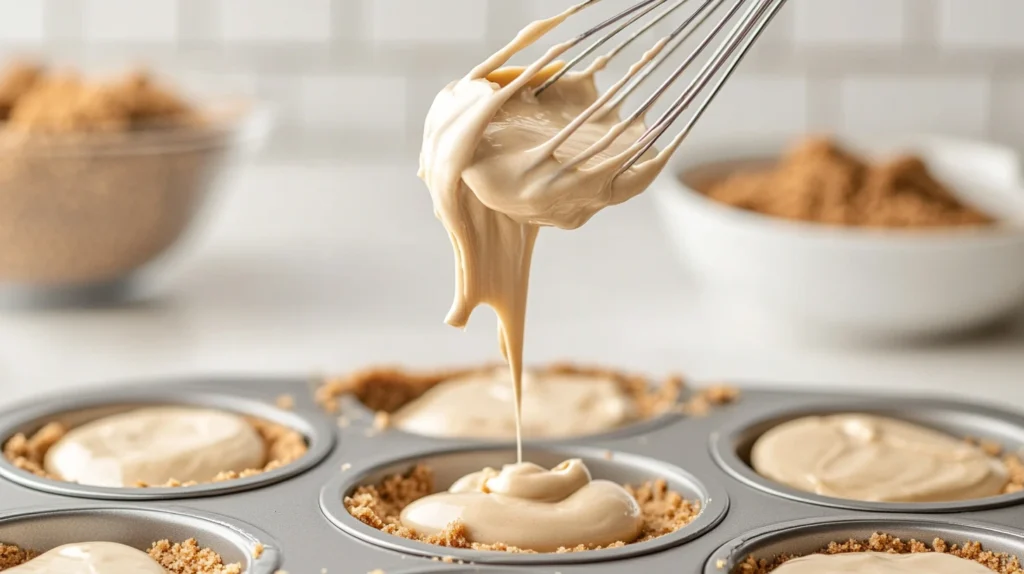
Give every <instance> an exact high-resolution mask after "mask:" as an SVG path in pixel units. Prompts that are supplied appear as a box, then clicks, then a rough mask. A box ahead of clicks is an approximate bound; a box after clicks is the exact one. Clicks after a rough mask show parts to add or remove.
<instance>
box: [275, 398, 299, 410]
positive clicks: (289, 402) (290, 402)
mask: <svg viewBox="0 0 1024 574" xmlns="http://www.w3.org/2000/svg"><path fill="white" fill-rule="evenodd" d="M274 404H276V405H277V408H279V409H284V410H286V411H290V410H292V409H294V408H295V397H293V396H291V395H281V396H279V397H277V399H276V400H274Z"/></svg>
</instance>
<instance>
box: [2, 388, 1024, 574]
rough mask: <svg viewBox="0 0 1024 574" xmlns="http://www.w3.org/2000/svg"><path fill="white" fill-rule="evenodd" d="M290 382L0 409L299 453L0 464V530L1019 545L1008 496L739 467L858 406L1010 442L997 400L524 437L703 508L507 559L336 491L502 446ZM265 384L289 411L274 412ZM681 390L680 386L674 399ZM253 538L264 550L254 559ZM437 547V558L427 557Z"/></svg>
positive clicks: (684, 551)
mask: <svg viewBox="0 0 1024 574" xmlns="http://www.w3.org/2000/svg"><path fill="white" fill-rule="evenodd" d="M314 385H315V383H312V382H310V381H308V380H305V379H299V378H296V379H274V380H259V379H251V378H238V379H225V378H220V379H191V380H171V381H159V382H155V383H150V384H145V385H138V384H137V385H131V386H122V387H113V388H107V389H102V390H98V391H91V392H87V393H81V394H77V395H75V396H68V395H64V396H60V397H48V398H47V397H44V398H39V399H36V400H35V401H33V402H32V403H31V404H25V405H20V406H16V407H13V408H10V409H8V410H6V411H4V412H2V413H0V440H3V441H6V440H7V439H8V438H9V437H10V436H11V435H13V434H14V433H17V432H31V431H34V430H36V429H38V428H39V427H40V426H42V424H44V423H45V422H48V421H50V420H55V419H56V420H65V421H67V422H69V423H75V422H79V423H80V422H84V421H86V420H89V419H92V418H95V417H97V416H102V415H104V414H110V413H112V412H117V411H119V410H124V409H126V408H131V407H133V406H138V405H146V404H187V405H201V406H210V407H215V408H221V409H226V410H231V411H236V412H239V413H243V414H252V415H256V416H259V417H262V418H265V419H268V420H271V421H274V422H278V423H283V424H287V425H289V426H291V427H293V428H295V429H296V430H299V431H301V432H302V433H303V434H304V435H305V436H306V439H307V441H308V443H309V447H310V450H309V453H308V454H307V455H306V456H305V457H304V458H303V459H301V460H300V461H298V462H297V463H294V464H292V465H289V466H287V467H283V468H280V469H277V470H274V471H271V472H268V473H264V474H262V475H258V476H254V477H250V478H246V479H239V480H234V481H227V482H222V483H218V484H213V485H201V486H196V487H188V488H147V489H111V488H97V487H88V486H80V485H74V484H67V483H61V482H56V481H52V480H48V479H42V478H38V477H35V476H32V475H29V474H28V473H25V472H23V471H20V470H18V469H17V468H15V467H13V466H12V465H11V464H10V463H9V462H8V461H7V460H6V459H3V460H0V541H3V542H7V543H11V544H18V545H21V546H24V547H28V548H33V549H36V550H46V549H49V548H51V547H53V546H56V545H58V544H62V543H68V542H74V541H84V540H110V541H115V542H123V543H127V544H132V545H135V546H138V547H145V546H148V544H149V543H150V542H152V541H154V540H158V539H161V538H170V539H173V540H183V539H185V538H189V537H193V536H194V537H196V538H198V540H199V543H200V544H201V545H203V546H209V547H211V548H213V549H214V550H216V551H218V552H220V553H221V554H222V555H223V557H224V558H225V560H226V561H231V562H242V563H243V564H245V566H246V568H247V569H246V572H248V573H249V574H273V573H274V572H276V571H277V570H284V571H287V572H289V573H290V574H318V573H321V572H327V573H328V574H338V573H342V574H363V573H366V572H370V571H372V570H375V569H380V570H383V571H384V572H385V573H386V574H458V573H462V572H466V573H468V572H475V571H479V572H482V573H491V574H541V573H546V574H553V573H555V572H560V573H563V574H570V573H574V572H579V573H583V572H586V573H596V574H601V573H604V572H607V573H613V572H623V571H627V570H634V571H641V572H664V573H666V574H667V573H673V574H715V573H724V572H728V571H729V570H730V569H731V568H732V567H733V566H734V565H735V563H736V562H738V561H740V560H742V559H743V558H745V557H746V556H747V555H748V554H751V553H752V554H754V555H755V556H759V557H768V556H771V555H774V554H776V553H779V552H783V551H786V552H796V553H806V552H810V551H813V550H816V549H818V548H819V547H821V546H822V545H824V544H826V543H827V542H830V541H832V540H840V539H847V538H851V537H853V538H867V537H868V536H870V535H871V534H872V533H873V532H876V531H881V532H885V533H888V534H892V535H895V536H899V537H901V538H904V539H908V538H918V539H921V540H925V541H929V542H930V541H931V539H932V538H935V537H941V538H945V539H947V540H948V541H949V542H951V543H960V542H964V541H967V540H971V541H979V542H982V543H984V544H985V546H986V547H987V548H989V549H991V550H995V551H1002V552H1008V553H1011V554H1015V555H1018V556H1022V557H1024V530H1022V529H1024V514H1022V513H1021V512H1020V510H1019V505H1020V504H1021V502H1022V500H1024V494H1020V493H1017V494H1008V495H1002V496H998V497H992V498H988V499H980V500H976V501H964V502H955V503H940V504H884V505H882V504H875V503H865V502H855V501H845V500H838V499H832V498H828V497H820V496H815V495H810V494H807V493H802V492H797V491H793V490H790V489H788V488H786V487H783V486H780V485H777V484H773V483H770V482H767V481H765V480H763V479H762V478H761V477H759V476H758V475H757V474H756V473H754V472H753V471H752V470H751V469H750V468H749V466H747V464H746V462H745V458H746V457H747V456H748V455H749V449H750V445H751V443H752V441H753V440H754V438H756V436H757V435H758V434H759V433H760V432H763V431H764V430H766V429H767V428H770V426H771V425H773V424H775V423H777V422H781V421H783V420H786V419H789V418H792V417H797V416H804V415H808V414H823V413H830V412H838V411H861V412H871V413H878V414H882V415H887V416H894V417H897V418H901V419H905V420H909V421H912V422H917V423H921V424H925V425H928V426H931V427H934V428H938V429H940V430H944V431H947V432H950V433H953V434H955V435H958V436H974V437H978V438H988V439H994V440H996V441H998V442H1000V443H1002V444H1003V445H1004V446H1005V447H1006V448H1007V449H1008V450H1021V449H1022V448H1024V416H1021V415H1018V414H1014V413H1010V412H1006V411H1002V410H999V409H996V408H992V407H987V406H982V405H973V404H963V403H958V402H947V401H938V400H932V399H920V398H890V397H887V398H884V399H882V398H871V397H866V396H863V395H854V394H825V393H813V392H807V391H799V392H790V391H785V390H777V391H763V390H749V391H744V392H743V394H741V396H740V398H739V400H738V402H736V403H735V404H732V405H725V406H720V407H716V408H715V409H713V410H712V411H711V412H710V413H709V414H708V415H707V416H703V417H685V416H682V415H670V416H669V417H668V418H667V419H662V420H659V421H658V422H657V423H656V424H651V423H639V424H638V425H637V426H636V427H635V428H633V429H629V428H626V429H623V430H622V431H621V432H619V433H614V434H611V435H601V436H593V437H582V438H579V439H572V440H563V441H539V442H528V443H527V446H526V458H528V459H529V460H531V461H534V462H538V463H540V464H545V465H554V464H556V463H558V462H560V461H561V460H563V459H565V458H570V457H580V458H582V459H584V460H585V461H586V463H587V465H588V466H589V467H590V470H591V473H592V474H593V475H594V477H595V478H607V479H611V480H614V481H618V482H629V483H638V482H643V481H646V480H650V479H653V478H664V479H666V480H667V481H668V482H669V484H670V485H671V487H672V488H673V489H675V490H677V491H679V492H681V493H683V494H684V495H686V496H687V497H689V498H696V499H699V500H701V502H702V504H703V508H704V510H703V512H702V514H701V515H700V516H699V517H698V518H697V519H696V520H695V521H694V522H693V523H691V524H690V525H688V526H686V527H684V528H683V529H681V530H680V531H678V532H676V533H674V534H670V535H668V536H665V537H662V538H659V539H656V540H652V541H649V542H645V543H640V544H634V545H627V546H625V547H622V548H613V549H606V550H597V551H591V552H580V553H571V554H520V555H515V554H506V553H500V552H480V551H472V550H464V549H454V548H443V547H439V546H432V545H428V544H423V543H419V542H415V541H410V540H405V539H401V538H397V537H393V536H391V535H388V534H385V533H382V532H379V531H377V530H375V529H373V528H371V527H369V526H367V525H365V524H362V523H361V522H359V521H357V520H355V519H353V518H352V517H351V516H350V515H348V513H347V512H346V511H345V510H344V508H343V506H342V503H341V498H342V496H343V495H344V494H345V493H347V492H349V491H350V490H351V489H353V488H354V487H355V486H357V485H359V484H365V483H367V482H374V481H376V480H378V479H379V478H380V477H382V476H384V475H386V474H390V473H394V472H400V471H404V470H406V469H407V468H408V467H409V466H410V465H411V464H412V463H414V462H426V463H428V464H430V465H431V467H432V468H434V470H435V472H436V476H437V481H438V484H439V486H446V485H447V484H448V483H449V482H450V481H451V480H454V479H455V478H456V477H458V476H460V475H461V474H464V473H466V472H469V471H471V470H478V469H479V468H480V467H482V466H485V465H491V466H499V465H501V464H503V463H505V462H509V461H512V460H514V445H512V444H511V441H507V442H494V441H471V440H461V439H444V438H431V437H422V436H417V435H412V434H408V433H403V432H398V431H395V430H386V429H385V430H378V429H376V428H374V426H373V418H374V417H373V413H371V412H369V411H368V410H367V409H366V408H365V407H363V406H362V405H361V404H359V403H358V402H356V401H355V400H354V399H351V398H348V399H345V400H343V401H342V405H341V406H342V408H341V413H343V414H344V416H345V420H346V421H348V424H346V425H339V424H337V420H336V415H329V414H327V413H325V412H323V411H322V410H321V409H320V408H319V407H318V406H317V405H316V404H315V403H314V401H313V388H314ZM281 395H290V396H291V397H292V398H294V407H293V408H291V409H289V410H282V409H280V408H278V407H277V406H275V401H276V399H277V398H278V397H279V396H281ZM684 398H685V397H684ZM257 544H262V545H263V552H262V553H261V554H259V556H258V557H256V554H257V552H256V549H257ZM441 559H446V560H449V561H454V562H453V563H447V562H441V561H439V560H441Z"/></svg>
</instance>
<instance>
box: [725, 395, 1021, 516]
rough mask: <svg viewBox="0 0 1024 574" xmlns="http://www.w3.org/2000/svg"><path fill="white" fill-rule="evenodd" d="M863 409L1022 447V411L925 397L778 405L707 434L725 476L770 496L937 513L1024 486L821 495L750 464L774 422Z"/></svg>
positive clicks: (1001, 501) (993, 504)
mask: <svg viewBox="0 0 1024 574" xmlns="http://www.w3.org/2000/svg"><path fill="white" fill-rule="evenodd" d="M839 413H867V414H872V415H878V416H883V417H889V418H894V419H898V420H902V421H906V422H909V423H914V424H918V425H921V426H925V427H929V428H933V429H935V430H938V431H942V432H945V433H947V434H949V435H952V436H955V437H964V438H968V437H970V438H974V439H986V440H994V441H995V442H997V443H999V444H1000V445H1002V446H1003V448H1004V449H1005V450H1006V451H1010V452H1021V451H1022V450H1024V417H1021V416H1019V415H1016V414H1013V413H1009V412H1006V411H1001V410H999V409H995V408H990V407H985V406H981V405H968V404H963V403H955V402H949V401H938V400H928V399H877V400H861V401H855V402H850V401H844V400H836V401H829V402H821V403H819V404H814V405H805V406H801V407H799V408H795V409H780V410H779V411H777V412H774V413H771V414H766V415H762V416H760V417H758V418H755V419H753V420H743V421H738V422H737V423H736V424H733V425H730V426H727V427H725V428H723V429H722V430H721V431H718V432H714V433H712V434H711V439H710V440H711V453H712V456H713V457H714V459H715V461H716V462H717V463H718V464H719V466H721V467H722V469H723V470H725V472H727V473H728V474H729V475H730V476H732V477H733V478H735V479H736V480H739V481H740V482H742V483H744V484H746V485H747V486H749V487H751V488H756V489H758V490H760V491H762V492H765V493H768V494H770V495H773V496H779V497H782V498H786V499H789V500H794V501H799V502H807V503H810V504H817V505H821V506H829V507H833V508H843V509H847V510H863V511H874V512H919V513H926V514H931V513H942V512H964V511H969V510H982V509H986V508H999V507H1002V506H1008V505H1014V504H1020V503H1021V502H1022V501H1024V491H1021V492H1016V493H1013V494H1001V495H998V496H990V497H987V498H975V499H969V500H955V501H949V502H871V501H864V500H851V499H845V498H836V497H832V496H823V495H819V494H815V493H813V492H806V491H802V490H797V489H795V488H792V487H789V486H787V485H785V484H782V483H780V482H776V481H774V480H771V479H769V478H765V477H763V476H761V475H760V474H758V472H757V471H756V470H754V468H753V467H752V466H751V464H750V451H751V448H752V447H753V445H754V442H755V441H757V439H758V438H760V437H761V435H763V434H764V433H765V432H767V431H768V430H770V429H772V428H774V427H775V426H777V425H779V424H781V423H784V422H786V421H790V420H793V419H797V418H800V417H806V416H817V415H830V414H839Z"/></svg>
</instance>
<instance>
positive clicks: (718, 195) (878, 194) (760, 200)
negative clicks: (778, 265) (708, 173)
mask: <svg viewBox="0 0 1024 574" xmlns="http://www.w3.org/2000/svg"><path fill="white" fill-rule="evenodd" d="M705 187H706V188H707V189H703V190H702V191H703V192H704V193H705V194H706V195H707V196H708V197H709V198H711V199H714V200H716V201H719V202H721V203H725V204H728V205H731V206H733V207H737V208H739V209H744V210H748V211H754V212H757V213H762V214H765V215H771V216H774V217H780V218H784V219H791V220H798V221H810V222H815V223H823V224H829V225H841V226H858V227H876V228H925V227H953V226H971V225H989V224H992V223H993V220H992V218H991V217H989V216H988V215H986V214H984V213H982V212H980V211H978V210H976V209H974V208H972V207H970V206H968V205H966V204H964V203H962V202H960V201H959V200H958V199H957V198H956V196H955V195H954V194H953V193H952V192H950V190H949V189H948V188H946V187H945V186H944V185H943V184H942V183H940V182H939V181H938V180H936V179H935V178H934V177H933V176H932V175H931V173H930V172H929V170H928V167H927V166H926V165H925V163H924V162H923V161H922V160H921V159H920V158H918V157H915V156H900V157H895V158H893V159H891V160H888V161H885V162H881V163H875V164H871V163H868V162H867V161H865V160H864V159H862V158H859V157H856V156H855V155H853V154H851V153H849V152H847V151H846V150H843V149H842V148H840V146H839V145H838V144H837V143H836V142H834V141H831V140H829V139H827V138H807V139H806V140H804V141H802V142H800V143H798V144H797V145H795V146H793V147H792V148H791V149H790V150H789V152H788V153H787V154H786V155H785V156H784V157H783V158H782V159H781V160H780V161H779V162H778V164H777V165H775V166H773V167H771V168H769V169H761V170H747V171H743V172H739V173H734V174H732V175H729V176H728V177H726V178H724V179H723V180H721V181H719V182H717V183H712V185H709V186H705Z"/></svg>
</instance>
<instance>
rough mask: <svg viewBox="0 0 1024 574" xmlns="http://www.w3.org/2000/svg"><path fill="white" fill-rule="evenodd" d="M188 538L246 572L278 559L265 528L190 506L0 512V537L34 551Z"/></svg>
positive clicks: (269, 567)
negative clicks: (75, 545) (58, 547)
mask: <svg viewBox="0 0 1024 574" xmlns="http://www.w3.org/2000/svg"><path fill="white" fill-rule="evenodd" d="M190 538H195V539H196V540H197V541H198V543H199V546H200V547H202V548H210V549H211V550H213V551H214V552H216V553H217V554H219V555H220V556H221V559H222V560H223V561H224V563H225V564H235V563H238V564H241V565H242V566H243V568H244V572H245V573H246V574H273V573H274V572H275V571H276V570H277V566H278V563H279V562H280V555H279V553H280V550H279V546H278V544H277V543H276V542H274V540H273V539H272V538H271V537H270V535H269V534H267V533H266V532H263V531H262V530H259V529H257V528H256V527H254V526H251V525H249V524H245V523H243V522H239V521H237V520H234V519H230V518H227V517H223V516H218V515H215V514H209V513H205V512H199V511H197V510H192V509H172V508H160V509H158V508H145V507H132V508H129V507H124V506H72V507H67V506H62V507H50V508H30V509H24V510H14V511H10V512H6V513H4V514H2V515H0V542H2V543H4V544H12V545H16V546H19V547H20V548H22V549H25V550H35V551H37V552H40V553H41V552H45V551H47V550H50V549H52V548H55V547H57V546H61V545H63V544H71V543H75V542H97V541H102V542H117V543H120V544H124V545H127V546H131V547H133V548H137V549H139V550H142V551H146V550H147V549H148V548H149V547H150V545H151V544H152V543H153V542H156V541H158V540H163V539H167V540H169V541H171V542H172V543H173V542H184V541H185V540H188V539H190ZM257 548H260V550H257ZM257 555H258V556H257Z"/></svg>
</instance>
